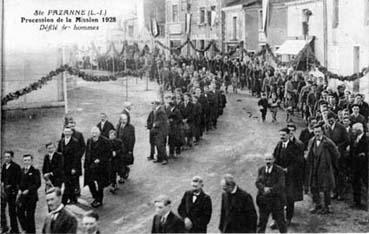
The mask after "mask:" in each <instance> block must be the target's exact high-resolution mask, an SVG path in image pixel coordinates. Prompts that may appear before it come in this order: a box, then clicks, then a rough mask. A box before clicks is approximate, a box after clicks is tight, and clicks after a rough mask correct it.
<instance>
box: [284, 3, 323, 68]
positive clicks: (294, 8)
mask: <svg viewBox="0 0 369 234" xmlns="http://www.w3.org/2000/svg"><path fill="white" fill-rule="evenodd" d="M300 2H301V3H300ZM305 8H307V9H309V10H310V11H312V16H310V19H309V36H315V45H314V47H315V56H316V57H317V58H318V60H319V61H320V62H321V63H323V61H324V34H323V29H324V28H323V2H322V1H321V0H316V1H296V2H291V3H289V4H288V10H287V22H288V24H287V25H288V26H287V36H288V37H289V38H291V39H296V38H300V39H302V37H303V33H302V22H303V13H302V10H303V9H305Z"/></svg>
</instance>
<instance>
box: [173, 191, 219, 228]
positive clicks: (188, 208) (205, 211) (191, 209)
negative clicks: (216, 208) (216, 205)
mask: <svg viewBox="0 0 369 234" xmlns="http://www.w3.org/2000/svg"><path fill="white" fill-rule="evenodd" d="M192 198H193V190H189V191H186V192H185V194H184V195H183V197H182V200H181V204H180V205H179V207H178V214H179V215H180V216H181V217H182V218H183V219H184V218H189V219H190V220H191V222H192V228H191V230H190V231H191V232H193V233H206V228H207V225H208V224H209V221H210V218H211V213H212V206H211V198H210V196H209V195H207V194H206V193H204V192H203V191H201V192H200V194H199V195H198V196H197V198H196V201H195V203H193V202H192V201H193V200H192Z"/></svg>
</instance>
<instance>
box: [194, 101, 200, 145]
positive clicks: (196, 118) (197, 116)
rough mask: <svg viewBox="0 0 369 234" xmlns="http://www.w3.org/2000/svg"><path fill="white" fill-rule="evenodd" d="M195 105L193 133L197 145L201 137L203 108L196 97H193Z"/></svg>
mask: <svg viewBox="0 0 369 234" xmlns="http://www.w3.org/2000/svg"><path fill="white" fill-rule="evenodd" d="M192 103H193V123H192V133H193V136H194V137H195V142H194V144H195V145H197V144H198V143H199V141H200V137H201V116H202V106H201V104H200V103H199V101H198V97H197V96H196V95H192Z"/></svg>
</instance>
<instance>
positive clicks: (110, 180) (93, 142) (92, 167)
mask: <svg viewBox="0 0 369 234" xmlns="http://www.w3.org/2000/svg"><path fill="white" fill-rule="evenodd" d="M129 111H130V103H126V105H125V108H124V110H123V111H122V113H121V115H120V118H119V122H118V124H117V125H116V127H114V126H113V124H112V123H110V122H109V121H108V120H107V115H106V114H105V113H101V121H100V122H99V123H98V124H97V125H96V126H94V127H92V129H91V137H90V138H88V139H87V142H85V140H84V137H83V134H82V133H81V132H79V131H77V130H76V129H75V125H76V123H75V121H74V120H73V118H72V117H71V116H70V115H67V116H66V118H65V123H64V128H63V133H62V138H61V140H60V141H59V142H58V144H55V143H53V142H48V143H47V144H46V145H45V147H46V151H47V154H46V155H45V156H44V160H43V165H42V170H41V172H40V170H38V169H36V168H35V167H34V166H33V155H31V154H26V155H24V156H23V163H24V168H21V167H20V166H19V165H18V164H17V163H16V162H14V161H13V157H14V152H13V151H5V153H4V164H3V166H2V171H1V173H2V175H1V186H2V189H1V192H2V194H1V227H2V232H4V233H6V232H8V231H9V232H10V233H19V227H18V220H19V223H20V226H21V228H22V230H23V231H25V232H26V233H35V231H36V229H35V210H36V206H37V202H38V189H39V188H40V186H41V178H43V179H44V181H45V192H46V197H47V203H48V205H49V200H48V194H49V191H51V190H52V191H53V192H50V193H52V194H53V198H52V199H51V200H52V201H51V202H55V199H56V198H55V196H56V197H57V199H59V198H60V203H61V204H58V206H57V207H55V206H54V205H52V204H51V205H49V211H50V214H49V216H50V217H51V216H53V214H54V213H55V212H54V211H55V209H56V210H57V212H58V214H59V212H60V210H61V209H63V207H65V205H67V204H75V203H77V202H78V200H77V198H78V196H79V195H80V176H81V175H82V166H83V169H84V186H88V187H89V190H90V192H91V195H92V197H93V199H94V201H93V202H92V203H91V206H92V207H93V208H97V207H99V206H102V205H103V197H104V188H106V187H107V186H109V185H111V189H110V191H111V192H112V193H113V194H114V193H115V192H116V190H117V189H118V187H117V181H118V182H119V183H124V181H125V179H127V178H128V176H129V172H130V168H129V165H132V164H133V162H134V156H133V149H134V145H135V128H134V127H133V126H132V124H130V112H129ZM83 156H84V160H83V161H84V163H83V165H82V157H83ZM118 178H119V180H118ZM62 188H63V189H62ZM62 191H63V192H62ZM6 206H8V214H9V217H10V229H9V227H8V225H7V219H6V215H5V209H6ZM52 207H54V208H55V209H54V208H52ZM49 216H48V217H49ZM57 216H59V215H57ZM50 217H49V218H50ZM54 220H55V218H54ZM48 228H49V229H47V230H49V231H45V233H69V232H63V231H62V230H64V229H59V228H67V227H65V225H62V226H61V227H59V226H55V225H51V226H49V227H48ZM68 230H69V229H68Z"/></svg>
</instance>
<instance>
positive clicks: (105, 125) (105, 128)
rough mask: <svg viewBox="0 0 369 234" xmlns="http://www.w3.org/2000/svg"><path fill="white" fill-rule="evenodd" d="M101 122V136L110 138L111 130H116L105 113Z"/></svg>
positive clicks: (102, 114) (99, 126)
mask: <svg viewBox="0 0 369 234" xmlns="http://www.w3.org/2000/svg"><path fill="white" fill-rule="evenodd" d="M100 117H101V121H100V122H99V123H98V124H97V127H98V128H99V130H100V132H101V136H104V137H106V138H109V133H110V130H115V129H114V126H113V124H112V123H110V122H109V121H108V116H107V115H106V114H105V113H101V114H100Z"/></svg>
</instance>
